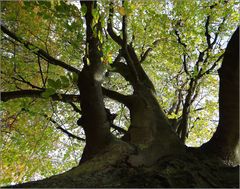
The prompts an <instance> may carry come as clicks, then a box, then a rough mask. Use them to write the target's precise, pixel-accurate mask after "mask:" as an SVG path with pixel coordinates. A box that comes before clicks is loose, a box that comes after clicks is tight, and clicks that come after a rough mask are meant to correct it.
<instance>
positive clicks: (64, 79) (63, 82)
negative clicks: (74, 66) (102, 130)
mask: <svg viewBox="0 0 240 189" xmlns="http://www.w3.org/2000/svg"><path fill="white" fill-rule="evenodd" d="M60 78H61V86H62V87H63V88H67V87H69V84H70V83H69V80H68V78H67V77H66V76H60Z"/></svg>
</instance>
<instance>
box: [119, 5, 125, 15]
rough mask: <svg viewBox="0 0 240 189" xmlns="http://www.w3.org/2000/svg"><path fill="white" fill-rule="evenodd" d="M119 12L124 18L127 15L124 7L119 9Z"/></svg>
mask: <svg viewBox="0 0 240 189" xmlns="http://www.w3.org/2000/svg"><path fill="white" fill-rule="evenodd" d="M117 11H118V12H119V14H121V16H124V15H125V14H126V11H125V9H124V7H118V8H117Z"/></svg>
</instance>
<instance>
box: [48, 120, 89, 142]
mask: <svg viewBox="0 0 240 189" xmlns="http://www.w3.org/2000/svg"><path fill="white" fill-rule="evenodd" d="M44 117H46V118H48V119H49V120H50V121H51V122H52V123H54V124H55V125H57V127H56V129H58V130H60V131H62V132H63V133H64V134H66V135H67V136H68V137H70V138H73V139H77V140H79V141H84V142H85V139H84V138H81V137H79V136H76V135H74V134H72V133H70V132H69V131H67V130H66V129H64V128H63V127H62V126H61V125H59V124H58V123H57V122H56V121H55V120H54V119H53V118H51V117H50V118H49V117H48V116H47V115H44Z"/></svg>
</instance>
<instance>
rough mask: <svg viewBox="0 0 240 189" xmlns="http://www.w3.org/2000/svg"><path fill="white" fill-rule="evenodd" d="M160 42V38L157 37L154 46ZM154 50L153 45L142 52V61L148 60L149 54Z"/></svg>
mask: <svg viewBox="0 0 240 189" xmlns="http://www.w3.org/2000/svg"><path fill="white" fill-rule="evenodd" d="M159 42H160V39H157V40H155V41H154V42H153V46H154V47H156V46H157V45H158V44H159ZM152 51H153V48H152V47H149V48H148V49H147V50H146V51H145V52H144V53H142V54H141V58H140V63H142V62H143V61H145V60H146V58H147V56H148V54H149V53H150V52H152Z"/></svg>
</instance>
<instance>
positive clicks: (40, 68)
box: [38, 56, 46, 87]
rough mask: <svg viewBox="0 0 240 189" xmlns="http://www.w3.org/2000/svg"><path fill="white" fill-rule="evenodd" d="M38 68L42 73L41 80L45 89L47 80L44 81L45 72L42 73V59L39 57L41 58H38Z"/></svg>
mask: <svg viewBox="0 0 240 189" xmlns="http://www.w3.org/2000/svg"><path fill="white" fill-rule="evenodd" d="M38 67H39V72H40V74H41V79H42V84H43V87H46V86H45V84H46V83H45V82H46V80H44V76H43V72H42V66H41V62H40V57H39V56H38Z"/></svg>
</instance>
